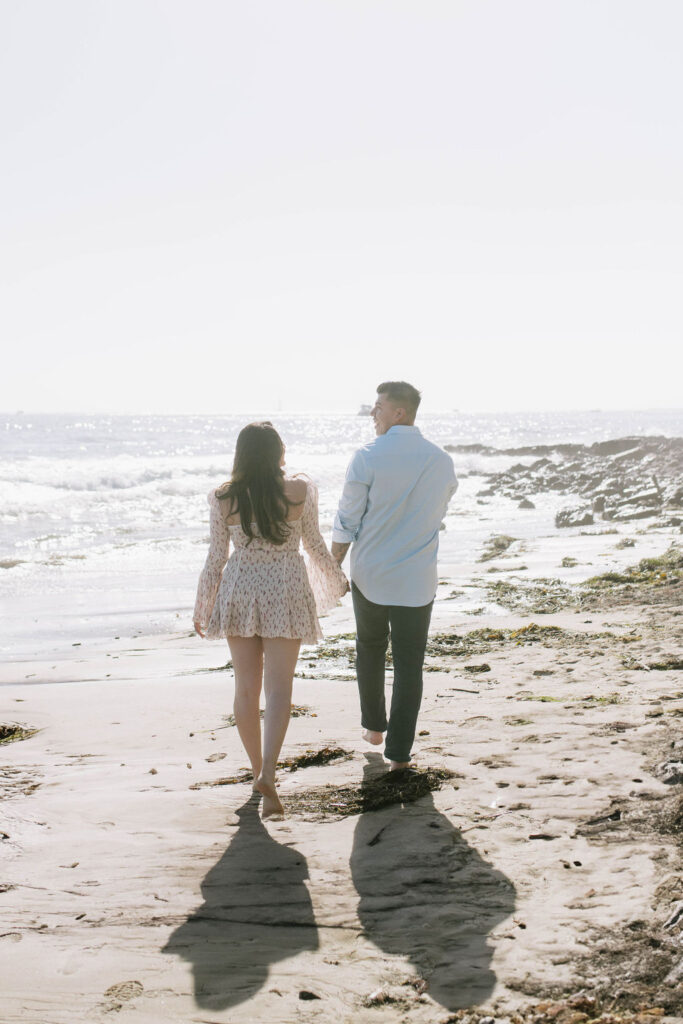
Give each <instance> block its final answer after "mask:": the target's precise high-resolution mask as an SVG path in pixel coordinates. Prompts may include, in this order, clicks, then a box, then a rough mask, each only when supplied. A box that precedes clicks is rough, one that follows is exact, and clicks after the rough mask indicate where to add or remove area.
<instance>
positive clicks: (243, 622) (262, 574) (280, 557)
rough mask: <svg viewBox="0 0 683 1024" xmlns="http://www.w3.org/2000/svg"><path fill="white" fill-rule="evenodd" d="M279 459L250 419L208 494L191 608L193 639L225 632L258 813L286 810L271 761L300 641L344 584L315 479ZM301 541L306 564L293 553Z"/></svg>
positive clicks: (277, 446)
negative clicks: (204, 547) (204, 541)
mask: <svg viewBox="0 0 683 1024" xmlns="http://www.w3.org/2000/svg"><path fill="white" fill-rule="evenodd" d="M284 461H285V448H284V445H283V443H282V441H281V440H280V436H279V434H278V433H277V431H276V430H275V428H274V427H273V425H272V424H271V423H268V422H265V423H250V424H249V425H248V426H246V427H245V428H244V429H243V430H242V431H240V434H239V436H238V438H237V445H236V448H235V461H234V463H233V468H232V477H231V478H230V480H229V481H228V483H226V484H223V485H222V486H221V487H219V488H218V490H217V491H211V492H210V494H209V499H208V500H209V505H210V507H211V530H210V546H209V553H208V555H207V558H206V564H205V565H204V568H203V570H202V573H201V576H200V577H199V586H198V588H197V602H196V604H195V611H194V628H195V629H196V631H197V632H198V633H199V635H200V636H210V637H219V636H221V637H222V636H224V637H227V640H228V644H229V646H230V653H231V655H232V664H233V668H234V671H235V705H234V710H235V723H236V725H237V729H238V731H239V734H240V739H241V740H242V743H243V744H244V749H245V750H246V752H247V755H248V757H249V760H250V761H251V767H252V771H253V773H254V788H255V789H256V790H258V792H259V793H261V794H262V795H263V817H264V818H268V817H272V816H273V815H282V814H284V810H283V807H282V804H281V802H280V798H279V796H278V794H277V789H276V787H275V766H276V764H277V759H278V756H279V754H280V749H281V747H282V743H283V741H284V738H285V733H286V732H287V726H288V725H289V716H290V711H291V698H292V680H293V677H294V669H295V667H296V662H297V658H298V657H299V647H300V645H301V644H302V643H306V644H312V643H316V641H317V640H319V639H320V638H321V637H322V632H321V630H320V625H319V623H318V619H317V613H318V612H323V611H327V610H328V609H329V608H331V607H333V606H334V605H335V604H336V603H337V601H338V600H339V598H340V597H341V596H342V595H343V594H345V593H346V591H347V590H348V588H349V584H348V581H347V579H346V577H345V576H344V573H343V572H342V570H341V569H340V567H339V565H338V564H337V562H336V560H335V559H334V558H332V555H331V554H330V553H329V551H328V550H327V548H326V546H325V542H324V540H323V539H322V537H321V535H320V528H319V526H318V495H317V490H316V488H315V486H314V485H313V483H312V482H311V481H306V480H304V479H301V478H288V477H286V476H285V475H284V472H283V469H282V467H283V466H284ZM302 540H303V546H304V550H305V551H306V552H307V554H308V556H309V561H308V565H306V563H305V562H304V559H303V557H302V555H301V554H300V553H299V546H300V542H301V541H302ZM231 544H232V547H233V551H232V554H231V555H230V557H228V554H229V549H230V545H231ZM226 562H227V565H226ZM224 569H225V571H224ZM261 685H263V687H264V690H265V696H266V707H265V713H264V729H263V745H262V743H261V723H260V712H259V706H260V695H261Z"/></svg>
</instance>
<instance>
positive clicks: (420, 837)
mask: <svg viewBox="0 0 683 1024" xmlns="http://www.w3.org/2000/svg"><path fill="white" fill-rule="evenodd" d="M366 758H367V761H368V763H367V765H366V767H365V777H364V782H365V783H366V784H368V783H370V784H372V785H377V784H380V785H381V784H384V785H392V784H394V783H393V782H392V779H391V777H390V775H387V776H385V777H384V778H383V779H382V778H378V776H379V773H380V772H381V768H380V765H381V764H382V763H383V762H382V758H381V755H379V754H366ZM351 875H352V878H353V884H354V886H355V888H356V890H357V892H358V895H359V897H360V902H359V905H358V917H359V919H360V922H361V924H362V926H363V931H364V933H365V936H366V937H367V938H368V939H369V940H370V941H371V942H372V943H373V945H375V946H377V947H378V948H379V949H381V950H383V951H384V952H386V953H389V954H391V955H392V956H398V957H401V958H407V959H408V960H410V961H411V962H412V963H413V965H414V966H415V968H416V970H417V973H418V975H419V977H420V978H423V979H425V981H426V982H427V992H428V993H429V995H430V996H431V997H432V998H433V999H435V1000H436V1001H437V1002H438V1003H440V1004H441V1005H442V1006H444V1007H446V1008H447V1009H448V1010H456V1009H462V1008H464V1007H468V1006H476V1005H478V1004H481V1003H483V1002H484V1001H485V1000H486V999H487V997H488V996H489V995H490V994H491V992H492V991H493V987H494V985H495V981H496V976H495V974H494V973H493V971H492V970H491V966H490V965H491V957H492V954H493V948H492V947H491V946H490V945H489V944H488V942H487V936H488V935H489V933H490V932H491V930H492V929H493V928H494V927H495V925H497V924H498V923H499V922H500V921H502V920H503V919H504V918H506V917H508V916H509V915H510V914H511V913H512V912H513V910H514V906H515V888H514V886H513V884H512V882H511V881H510V880H509V879H508V878H507V877H506V876H505V875H503V874H502V873H501V872H500V871H497V870H496V869H495V868H493V867H492V866H491V865H490V864H489V863H487V861H485V860H484V859H483V858H482V857H481V856H480V854H478V853H477V851H476V850H474V849H473V848H472V847H471V846H469V845H468V843H467V842H466V841H465V840H464V839H463V837H462V835H461V833H460V832H459V831H458V830H457V829H456V828H454V826H453V825H452V824H451V822H450V821H449V820H448V818H446V817H445V816H444V815H443V814H441V813H440V812H439V811H438V810H437V809H436V807H435V806H434V800H433V798H432V794H431V793H430V794H429V795H428V796H425V797H422V798H421V799H420V800H418V801H417V802H416V803H409V804H394V805H393V806H390V807H386V808H384V809H383V810H379V811H371V812H366V813H364V814H362V815H361V817H360V818H359V820H358V824H357V826H356V831H355V834H354V842H353V851H352V854H351Z"/></svg>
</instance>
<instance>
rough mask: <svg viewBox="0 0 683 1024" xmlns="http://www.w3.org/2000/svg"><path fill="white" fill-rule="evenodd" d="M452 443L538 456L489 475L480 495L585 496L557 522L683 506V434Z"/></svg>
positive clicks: (466, 449)
mask: <svg viewBox="0 0 683 1024" xmlns="http://www.w3.org/2000/svg"><path fill="white" fill-rule="evenodd" d="M447 447H448V449H449V450H450V451H452V452H454V453H458V452H462V453H469V454H484V455H489V454H490V455H510V456H523V455H524V456H529V455H537V456H539V457H538V458H537V459H535V460H534V461H533V462H531V463H530V464H529V465H525V464H524V463H521V462H517V463H515V464H514V465H513V466H511V467H510V468H509V469H507V470H505V472H502V473H491V474H485V475H486V476H487V477H488V480H487V486H486V487H485V488H483V489H482V490H481V491H479V495H478V496H479V497H485V496H491V495H494V494H497V495H501V494H502V495H505V496H506V497H509V498H510V499H512V500H515V501H517V502H519V499H520V494H523V495H534V494H542V493H547V492H554V493H556V494H567V495H578V496H580V497H581V498H583V499H584V500H585V504H582V505H580V506H576V505H574V506H573V507H572V508H569V509H564V510H562V511H561V512H560V513H558V516H557V520H556V525H557V526H584V525H590V523H592V522H593V521H594V516H596V515H599V516H602V518H603V519H607V520H610V521H614V522H629V521H631V520H635V519H647V518H650V517H652V516H656V515H658V514H659V513H661V512H662V511H663V510H664V509H677V508H683V487H682V486H681V479H683V438H680V437H675V438H667V437H622V438H616V439H614V440H610V441H599V442H597V443H595V444H592V445H580V444H557V445H525V446H523V447H517V448H490V447H487V446H486V445H450V446H447ZM525 500H527V501H529V500H530V499H529V498H526V499H525ZM522 507H528V505H524V506H522Z"/></svg>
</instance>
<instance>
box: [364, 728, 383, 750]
mask: <svg viewBox="0 0 683 1024" xmlns="http://www.w3.org/2000/svg"><path fill="white" fill-rule="evenodd" d="M363 739H364V740H365V742H366V743H372V745H373V746H375V747H378V746H379V745H380V743H383V742H384V734H383V733H381V732H376V731H375V730H374V729H363Z"/></svg>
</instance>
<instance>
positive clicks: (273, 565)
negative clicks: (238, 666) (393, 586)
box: [194, 480, 347, 644]
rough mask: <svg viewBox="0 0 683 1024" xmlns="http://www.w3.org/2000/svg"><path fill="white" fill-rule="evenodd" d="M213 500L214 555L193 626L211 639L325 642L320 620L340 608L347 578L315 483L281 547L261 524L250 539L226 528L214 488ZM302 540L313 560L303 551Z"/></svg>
mask: <svg viewBox="0 0 683 1024" xmlns="http://www.w3.org/2000/svg"><path fill="white" fill-rule="evenodd" d="M208 501H209V506H210V509H211V517H210V540H209V553H208V555H207V557H206V563H205V564H204V568H203V569H202V572H201V575H200V577H199V585H198V587H197V600H196V603H195V609H194V621H195V622H198V623H199V625H200V626H201V627H202V629H203V630H204V631H205V633H206V635H207V636H209V637H228V636H263V637H286V638H288V639H292V640H301V641H302V643H305V644H314V643H316V642H317V641H318V640H320V639H321V638H322V635H323V634H322V630H321V629H320V623H319V622H318V615H320V614H322V613H323V612H326V611H329V610H330V608H333V607H334V606H335V605H336V604H337V602H338V601H339V599H340V598H341V597H342V596H343V594H344V593H345V591H346V588H347V581H346V577H345V576H344V573H343V572H342V570H341V568H340V566H339V564H338V563H337V561H336V559H334V558H333V557H332V555H331V554H330V552H329V551H328V549H327V546H326V545H325V541H324V540H323V538H322V536H321V534H320V527H319V525H318V491H317V488H316V486H315V484H314V483H313V482H312V481H310V480H307V481H306V498H305V500H304V508H303V514H302V515H301V517H300V518H299V519H294V520H290V521H289V523H288V525H289V529H290V533H289V536H288V537H287V539H286V540H285V542H284V543H283V544H272V543H271V542H270V541H267V540H264V539H263V538H262V537H259V535H258V532H257V531H256V524H254V526H253V529H254V537H253V538H252V539H251V540H250V539H249V538H248V537H247V535H246V534H245V532H244V531H243V529H242V527H241V526H240V525H239V524H236V525H229V524H228V522H227V507H226V506H227V504H228V503H227V502H225V501H219V499H218V498H217V497H216V492H215V491H211V492H210V493H209V496H208ZM302 542H303V548H304V551H305V552H306V555H307V558H304V556H303V555H302V554H301V552H300V547H301V544H302ZM231 545H232V553H231V554H230V546H231ZM228 556H229V557H228Z"/></svg>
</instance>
